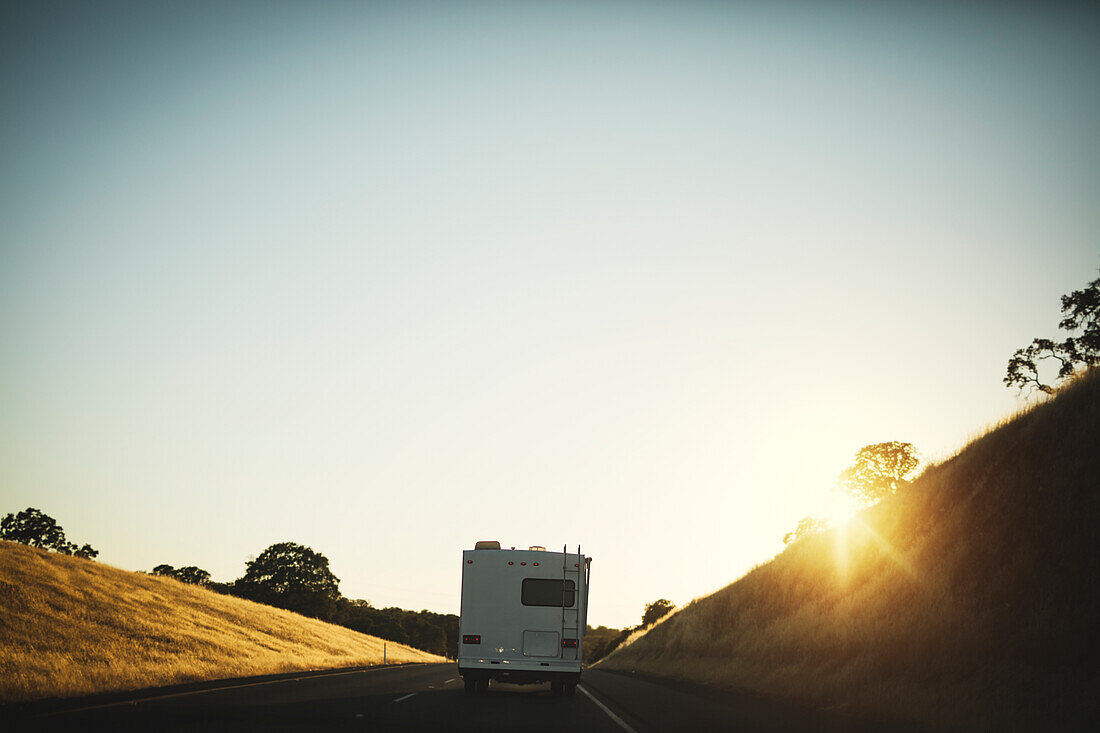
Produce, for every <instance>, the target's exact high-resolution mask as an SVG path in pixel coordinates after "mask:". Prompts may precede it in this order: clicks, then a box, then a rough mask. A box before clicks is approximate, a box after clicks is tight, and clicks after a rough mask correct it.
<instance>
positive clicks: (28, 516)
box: [0, 507, 99, 560]
mask: <svg viewBox="0 0 1100 733" xmlns="http://www.w3.org/2000/svg"><path fill="white" fill-rule="evenodd" d="M0 539H4V540H11V541H12V542H20V543H22V544H24V545H30V546H31V547H39V548H41V549H43V550H54V551H55V552H59V553H61V554H62V555H76V556H77V557H83V558H86V559H88V560H91V559H92V558H94V557H96V556H97V555H99V550H96V549H95V548H93V547H92V546H91V545H83V546H81V547H77V546H76V545H74V544H73V543H71V542H68V541H66V539H65V531H64V530H63V529H61V525H59V524H58V523H57V520H56V519H54V518H53V517H51V516H49V515H48V514H44V513H43V512H42V511H41V510H39V509H35V508H34V507H27V508H26V509H24V510H23V511H21V512H19V513H18V514H8V515H7V516H5V517H4V518H3V519H0Z"/></svg>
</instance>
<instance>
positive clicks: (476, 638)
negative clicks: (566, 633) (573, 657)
mask: <svg viewBox="0 0 1100 733" xmlns="http://www.w3.org/2000/svg"><path fill="white" fill-rule="evenodd" d="M462 643H463V644H480V643H481V634H463V635H462ZM573 646H576V642H574V643H573Z"/></svg>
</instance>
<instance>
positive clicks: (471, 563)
mask: <svg viewBox="0 0 1100 733" xmlns="http://www.w3.org/2000/svg"><path fill="white" fill-rule="evenodd" d="M466 564H467V565H473V564H474V561H473V560H467V561H466Z"/></svg>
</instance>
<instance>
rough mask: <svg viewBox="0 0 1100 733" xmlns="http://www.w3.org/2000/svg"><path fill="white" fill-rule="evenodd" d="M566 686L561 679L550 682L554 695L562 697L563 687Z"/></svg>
mask: <svg viewBox="0 0 1100 733" xmlns="http://www.w3.org/2000/svg"><path fill="white" fill-rule="evenodd" d="M564 687H565V685H564V683H562V681H561V680H553V681H552V682H551V683H550V694H551V695H553V696H554V697H561V693H562V688H564Z"/></svg>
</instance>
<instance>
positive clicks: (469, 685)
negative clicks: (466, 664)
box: [462, 676, 477, 695]
mask: <svg viewBox="0 0 1100 733" xmlns="http://www.w3.org/2000/svg"><path fill="white" fill-rule="evenodd" d="M462 683H463V684H464V685H465V687H466V694H467V695H473V694H474V693H475V692H477V680H476V679H474V678H473V676H468V677H463V678H462Z"/></svg>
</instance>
